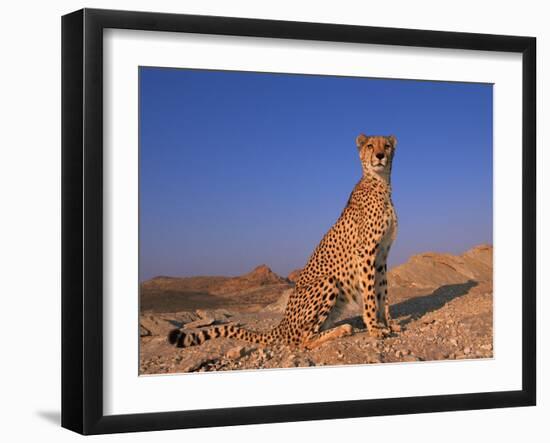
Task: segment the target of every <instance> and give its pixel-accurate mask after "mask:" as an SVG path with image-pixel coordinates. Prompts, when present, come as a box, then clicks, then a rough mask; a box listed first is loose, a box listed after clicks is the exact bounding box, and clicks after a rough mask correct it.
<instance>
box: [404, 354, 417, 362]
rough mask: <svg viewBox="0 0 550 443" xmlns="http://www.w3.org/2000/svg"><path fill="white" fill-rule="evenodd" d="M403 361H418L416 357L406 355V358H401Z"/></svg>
mask: <svg viewBox="0 0 550 443" xmlns="http://www.w3.org/2000/svg"><path fill="white" fill-rule="evenodd" d="M403 361H404V362H413V361H418V357H416V356H414V355H406V356H404V357H403Z"/></svg>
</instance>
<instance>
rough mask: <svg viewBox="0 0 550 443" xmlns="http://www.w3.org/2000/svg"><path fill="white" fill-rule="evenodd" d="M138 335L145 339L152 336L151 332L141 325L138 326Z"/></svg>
mask: <svg viewBox="0 0 550 443" xmlns="http://www.w3.org/2000/svg"><path fill="white" fill-rule="evenodd" d="M139 335H140V337H147V336H149V335H152V334H151V331H150V330H149V329H147V328H146V327H145V326H143V325H141V324H140V325H139Z"/></svg>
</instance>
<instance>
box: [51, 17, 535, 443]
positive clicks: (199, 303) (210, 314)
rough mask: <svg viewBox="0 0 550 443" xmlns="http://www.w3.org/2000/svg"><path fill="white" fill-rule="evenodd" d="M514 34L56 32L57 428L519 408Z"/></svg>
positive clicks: (527, 84)
mask: <svg viewBox="0 0 550 443" xmlns="http://www.w3.org/2000/svg"><path fill="white" fill-rule="evenodd" d="M535 51H536V41H535V39H534V38H532V37H517V36H501V35H484V34H467V33H454V32H439V31H424V30H412V29H389V28H377V27H363V26H349V25H341V24H320V23H300V22H286V21H272V20H256V19H244V18H229V17H210V16H195V15H176V14H160V13H150V12H126V11H108V10H95V9H93V10H92V9H84V10H80V11H76V12H74V13H72V14H68V15H66V16H64V17H63V19H62V60H63V63H62V125H63V127H62V162H63V164H62V173H63V178H62V188H63V191H62V199H63V207H62V221H63V226H62V242H63V244H62V255H63V262H62V270H63V275H62V283H63V290H62V359H63V361H62V425H63V426H64V427H66V428H68V429H71V430H73V431H76V432H79V433H82V434H102V433H115V432H131V431H148V430H161V429H177V428H191V427H207V426H227V425H238V424H252V423H273V422H284V421H300V420H318V419H329V418H346V417H361V416H377V415H389V414H412V413H425V412H434V411H454V410H465V409H484V408H500V407H515V406H529V405H535V402H536V373H535V367H536V355H535V349H536V342H535V339H536V337H535V330H536V327H535V326H536V325H535V318H536V316H535V299H536V287H535V281H536V278H535V277H536V276H535V260H536V230H535V228H536V216H535V202H536V198H535V195H536V185H535V166H536V163H535V162H536V158H535V131H536V127H535V121H536V119H535V110H536V106H535V72H536V69H535V59H536V54H535Z"/></svg>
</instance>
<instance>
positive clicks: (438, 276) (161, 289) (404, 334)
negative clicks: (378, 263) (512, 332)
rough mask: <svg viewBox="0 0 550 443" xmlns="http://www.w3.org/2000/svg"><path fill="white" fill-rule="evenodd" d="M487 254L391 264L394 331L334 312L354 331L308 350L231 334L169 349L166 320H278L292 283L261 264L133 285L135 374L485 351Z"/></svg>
mask: <svg viewBox="0 0 550 443" xmlns="http://www.w3.org/2000/svg"><path fill="white" fill-rule="evenodd" d="M492 254H493V249H492V246H490V245H480V246H476V247H474V248H472V249H470V250H468V251H466V252H465V253H464V254H462V255H456V256H455V255H449V254H439V253H433V252H427V253H423V254H419V255H415V256H413V257H411V258H410V260H409V261H408V262H407V263H405V264H403V265H401V266H397V267H395V268H393V269H391V270H390V272H389V275H388V282H389V297H390V304H391V308H390V310H391V314H392V317H393V318H394V319H395V320H396V321H397V322H398V325H399V327H400V329H401V330H400V331H399V332H395V333H393V334H392V335H391V336H389V337H387V338H385V339H381V340H376V339H373V338H371V337H369V336H368V334H366V332H365V330H364V325H363V323H362V320H361V317H360V308H355V309H354V308H353V307H350V309H349V310H348V311H346V312H344V313H343V314H342V320H343V321H344V320H345V321H346V322H349V323H351V324H352V325H353V326H354V335H353V336H351V337H345V338H342V339H338V340H335V341H332V342H327V343H325V344H324V345H322V346H320V347H319V348H317V349H315V350H312V351H302V350H292V349H289V348H287V347H284V346H270V347H267V348H261V347H259V346H257V345H252V344H248V343H244V342H239V341H236V340H232V339H217V340H210V341H208V342H206V343H205V344H203V345H201V346H197V347H191V348H186V349H176V348H173V347H172V346H170V345H168V343H167V342H166V334H167V332H168V331H169V330H170V329H172V328H173V327H174V326H178V327H185V328H189V329H195V328H201V327H205V326H209V325H213V324H220V323H227V322H234V323H239V324H243V325H246V326H247V327H250V328H252V329H258V330H261V329H266V328H269V327H272V326H274V325H276V324H277V323H278V321H279V320H280V318H281V315H282V312H283V310H284V307H285V305H286V300H287V298H288V295H289V294H290V293H291V292H292V290H293V289H292V287H293V285H292V281H294V280H295V279H296V278H297V275H299V270H297V271H294V272H293V273H291V274H290V275H289V278H288V279H285V278H282V277H280V276H278V275H277V274H275V273H273V272H272V271H271V270H270V269H269V268H268V267H267V266H265V265H262V266H259V267H257V268H256V269H254V270H253V271H251V272H250V273H248V274H245V275H242V276H238V277H190V278H172V277H157V278H154V279H152V280H149V281H148V282H144V283H143V284H142V285H141V316H140V326H141V343H140V345H141V348H140V351H141V352H140V356H141V362H140V372H141V373H144V374H145V373H149V374H150V373H164V372H189V371H210V370H230V369H256V368H278V367H296V366H323V365H339V364H364V363H384V362H412V361H425V360H440V359H451V360H452V359H464V358H490V357H492V355H493V348H492V335H493V327H492V325H493V296H492V261H493V259H492Z"/></svg>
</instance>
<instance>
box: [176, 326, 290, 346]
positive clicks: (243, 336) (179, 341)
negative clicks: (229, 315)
mask: <svg viewBox="0 0 550 443" xmlns="http://www.w3.org/2000/svg"><path fill="white" fill-rule="evenodd" d="M279 336H280V332H279V328H278V327H276V328H274V329H271V330H269V331H266V332H255V331H249V330H248V329H244V328H241V327H239V326H235V325H220V326H214V327H211V328H208V329H203V330H202V331H185V330H183V329H173V330H172V331H170V333H169V334H168V341H169V342H170V344H172V345H175V346H176V347H178V348H187V347H190V346H198V345H202V344H203V343H204V342H205V341H206V340H210V339H212V338H218V337H227V338H237V339H239V340H244V341H247V342H250V343H258V344H262V345H268V344H271V343H274V342H275V341H277V339H278V338H279Z"/></svg>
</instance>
